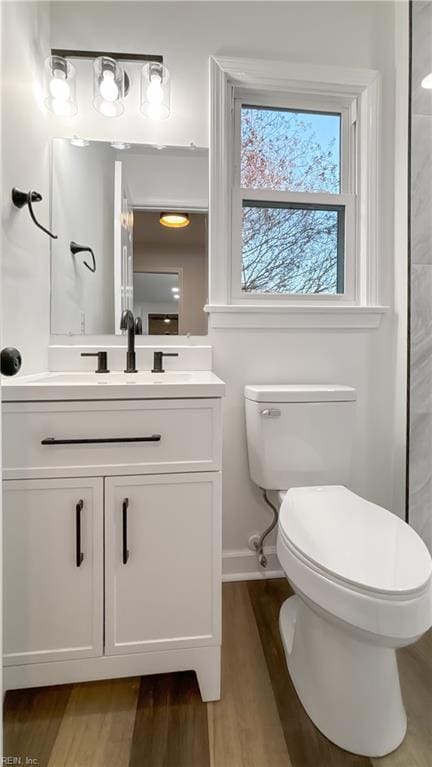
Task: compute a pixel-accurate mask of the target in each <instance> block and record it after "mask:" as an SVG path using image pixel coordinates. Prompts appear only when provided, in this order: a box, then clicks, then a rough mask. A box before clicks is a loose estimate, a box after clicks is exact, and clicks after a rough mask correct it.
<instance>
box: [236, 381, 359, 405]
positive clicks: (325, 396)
mask: <svg viewBox="0 0 432 767" xmlns="http://www.w3.org/2000/svg"><path fill="white" fill-rule="evenodd" d="M244 393H245V398H246V399H249V400H252V401H253V402H352V401H354V400H356V399H357V392H356V390H355V389H354V388H353V387H352V386H342V385H339V384H248V385H247V386H245V389H244Z"/></svg>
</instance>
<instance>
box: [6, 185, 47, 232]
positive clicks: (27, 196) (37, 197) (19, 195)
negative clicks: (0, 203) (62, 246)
mask: <svg viewBox="0 0 432 767" xmlns="http://www.w3.org/2000/svg"><path fill="white" fill-rule="evenodd" d="M41 200H42V195H41V194H39V192H32V191H31V190H30V191H29V192H22V191H21V190H20V189H16V187H14V188H13V189H12V202H13V204H14V205H15V207H16V208H23V207H24V205H27V206H28V209H29V213H30V217H31V219H32V221H33V223H34V224H35V225H36V226H37V227H38V229H42V231H43V232H45V234H47V235H48V237H52V239H53V240H58V236H57V235H56V234H53V233H52V232H50V231H49V229H46V228H45V227H44V226H42V224H40V223H39V221H38V220H37V218H36V216H35V214H34V210H33V203H34V202H41Z"/></svg>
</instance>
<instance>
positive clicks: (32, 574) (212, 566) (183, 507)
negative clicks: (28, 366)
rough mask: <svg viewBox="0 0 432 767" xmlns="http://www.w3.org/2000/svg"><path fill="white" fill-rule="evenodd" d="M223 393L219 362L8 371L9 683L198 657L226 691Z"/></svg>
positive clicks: (177, 666)
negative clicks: (152, 369)
mask: <svg viewBox="0 0 432 767" xmlns="http://www.w3.org/2000/svg"><path fill="white" fill-rule="evenodd" d="M223 394H224V384H223V383H222V381H220V380H219V379H218V378H217V377H216V376H215V375H214V374H213V373H211V372H210V371H198V372H194V371H189V372H177V371H172V372H167V373H165V374H164V376H162V375H155V374H151V373H138V374H135V375H134V376H131V375H129V376H128V375H125V374H124V373H120V372H119V373H109V374H105V375H95V374H94V373H73V372H72V373H48V374H46V375H41V376H29V377H21V378H18V379H16V380H15V379H14V380H12V381H10V382H8V383H6V385H5V386H4V387H3V430H4V439H3V468H4V480H5V482H4V511H3V514H4V568H5V570H4V582H5V584H6V587H5V593H4V627H5V630H4V647H3V651H4V688H5V689H12V688H20V687H31V686H38V685H50V684H61V683H66V682H79V681H84V680H91V679H101V678H112V677H120V676H133V675H143V674H154V673H163V672H168V671H178V670H186V669H193V670H195V671H196V673H197V677H198V683H199V686H200V690H201V694H202V698H203V700H216V699H218V698H219V697H220V642H221V620H220V590H221V397H222V396H223Z"/></svg>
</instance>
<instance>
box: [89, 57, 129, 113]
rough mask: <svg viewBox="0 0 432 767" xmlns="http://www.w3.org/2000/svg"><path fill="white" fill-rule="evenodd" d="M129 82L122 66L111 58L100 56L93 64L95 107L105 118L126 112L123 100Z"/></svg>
mask: <svg viewBox="0 0 432 767" xmlns="http://www.w3.org/2000/svg"><path fill="white" fill-rule="evenodd" d="M128 82H129V80H128V78H127V75H126V74H125V71H124V69H123V67H122V65H121V64H119V62H118V61H116V60H115V59H111V58H110V57H109V56H99V58H97V59H95V60H94V64H93V106H94V108H95V109H96V110H97V111H98V112H100V114H101V115H103V116H104V117H118V116H119V115H121V114H123V112H124V104H123V98H124V96H125V95H126V90H127V89H126V83H128Z"/></svg>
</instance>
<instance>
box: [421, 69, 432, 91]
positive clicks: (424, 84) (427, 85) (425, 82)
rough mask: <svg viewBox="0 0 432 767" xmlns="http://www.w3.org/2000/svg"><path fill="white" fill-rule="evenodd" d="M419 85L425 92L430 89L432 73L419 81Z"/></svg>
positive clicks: (431, 86)
mask: <svg viewBox="0 0 432 767" xmlns="http://www.w3.org/2000/svg"><path fill="white" fill-rule="evenodd" d="M421 85H422V88H426V90H431V89H432V72H431V73H430V74H429V75H426V77H424V78H423V80H422V81H421Z"/></svg>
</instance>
